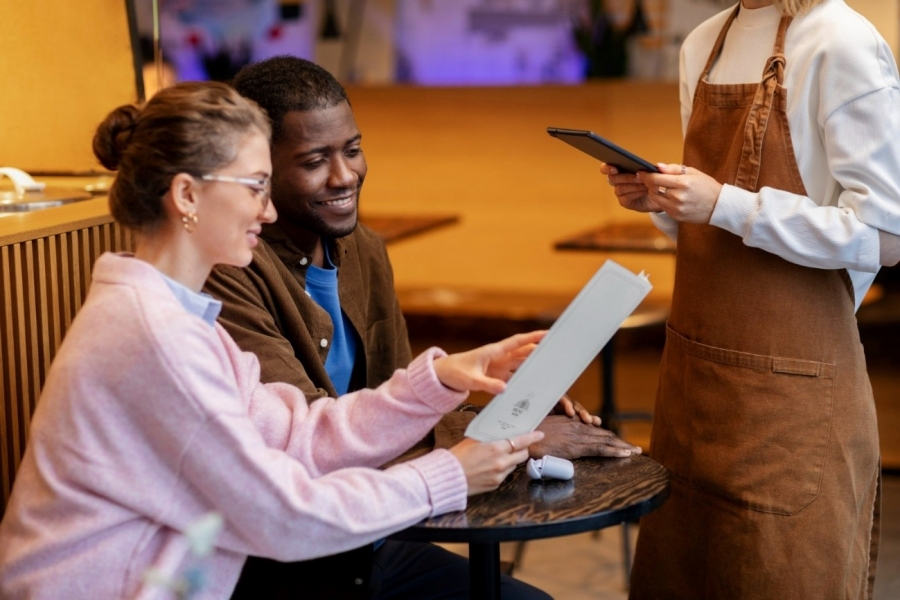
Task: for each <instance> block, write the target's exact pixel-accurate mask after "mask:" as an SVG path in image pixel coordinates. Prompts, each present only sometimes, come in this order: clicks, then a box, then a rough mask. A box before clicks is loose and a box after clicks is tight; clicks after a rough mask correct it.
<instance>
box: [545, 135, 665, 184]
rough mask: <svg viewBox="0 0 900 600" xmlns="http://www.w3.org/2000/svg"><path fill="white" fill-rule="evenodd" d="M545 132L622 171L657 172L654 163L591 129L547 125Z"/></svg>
mask: <svg viewBox="0 0 900 600" xmlns="http://www.w3.org/2000/svg"><path fill="white" fill-rule="evenodd" d="M547 133H549V134H550V135H552V136H553V137H555V138H559V139H561V140H562V141H564V142H565V143H567V144H569V145H570V146H574V147H576V148H578V149H579V150H581V151H582V152H584V153H586V154H590V155H591V156H593V157H594V158H596V159H597V160H602V161H603V162H605V163H606V164H608V165H612V166H614V167H616V168H617V169H619V171H620V172H623V173H636V172H638V171H650V172H652V173H659V169H658V168H656V165H654V164H652V163H649V162H647V161H646V160H644V159H643V158H640V157H639V156H635V155H634V154H632V153H631V152H629V151H628V150H625V149H624V148H619V147H618V146H616V145H615V144H613V143H612V142H610V141H609V140H607V139H604V138H602V137H600V136H599V135H597V134H595V133H594V132H592V131H585V130H583V129H560V128H559V127H548V128H547Z"/></svg>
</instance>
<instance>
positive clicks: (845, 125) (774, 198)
mask: <svg viewBox="0 0 900 600" xmlns="http://www.w3.org/2000/svg"><path fill="white" fill-rule="evenodd" d="M898 103H900V92H898V90H897V89H896V88H893V87H889V88H883V89H881V90H879V91H877V92H874V93H871V94H868V95H865V96H863V97H860V98H857V99H855V100H853V101H851V102H849V103H847V104H845V105H843V106H842V107H840V108H839V109H838V110H836V111H834V112H832V113H831V114H830V115H828V116H827V117H826V118H825V120H824V122H822V123H821V128H822V139H823V140H824V154H825V158H826V160H827V167H828V169H827V171H823V172H822V173H821V175H820V176H821V177H830V178H833V179H834V180H835V181H836V182H837V188H836V192H835V193H836V194H837V198H836V202H835V204H834V205H829V206H820V205H819V204H817V202H815V201H813V200H812V199H811V198H808V197H806V196H800V195H797V194H791V193H788V192H785V191H782V190H775V189H772V188H763V189H761V190H760V191H759V192H756V193H754V192H748V191H746V190H742V189H740V188H737V187H735V186H732V185H725V186H724V187H723V188H722V191H721V193H720V195H719V198H718V201H717V202H716V205H715V209H714V210H713V213H712V217H711V219H710V224H711V225H715V226H716V227H721V228H722V229H725V230H727V231H730V232H732V233H734V234H735V235H739V236H740V237H741V238H742V239H743V240H744V243H745V244H747V245H748V246H752V247H755V248H761V249H763V250H767V251H769V252H772V253H774V254H777V255H779V256H781V257H782V258H784V259H786V260H789V261H791V262H793V263H796V264H800V265H804V266H809V267H815V268H821V269H839V268H847V269H851V270H855V271H864V272H870V273H874V272H876V271H877V270H878V269H879V267H880V266H881V265H882V264H891V261H894V263H896V261H897V260H898V259H900V248H898V244H900V240H898V239H896V238H897V236H898V235H900V179H898V178H897V176H896V174H897V173H900V114H898V112H897V111H896V110H894V107H896V106H897V105H898ZM826 201H829V199H822V202H823V204H824V203H825V202H826ZM882 253H884V254H885V256H884V257H882Z"/></svg>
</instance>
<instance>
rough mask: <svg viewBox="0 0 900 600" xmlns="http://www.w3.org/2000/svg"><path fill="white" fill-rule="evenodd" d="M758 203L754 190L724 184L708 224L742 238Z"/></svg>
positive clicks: (756, 209) (756, 210)
mask: <svg viewBox="0 0 900 600" xmlns="http://www.w3.org/2000/svg"><path fill="white" fill-rule="evenodd" d="M758 205H759V202H758V195H757V194H755V193H754V192H748V191H747V190H744V189H741V188H739V187H736V186H733V185H729V184H725V185H723V186H722V191H721V192H720V193H719V199H718V200H717V201H716V207H715V208H714V209H713V213H712V216H711V217H710V219H709V224H710V225H713V226H715V227H718V228H720V229H724V230H725V231H728V232H731V233H733V234H735V235H736V236H739V237H741V238H743V237H745V236H746V234H747V230H748V229H749V228H750V221H751V220H752V219H753V216H754V215H755V214H756V213H757V212H758V210H759V208H758Z"/></svg>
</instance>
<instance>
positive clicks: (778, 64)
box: [700, 2, 794, 85]
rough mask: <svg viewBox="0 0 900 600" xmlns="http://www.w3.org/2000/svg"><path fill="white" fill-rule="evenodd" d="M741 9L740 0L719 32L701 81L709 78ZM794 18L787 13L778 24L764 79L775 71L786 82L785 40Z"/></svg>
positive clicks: (779, 79) (778, 79) (777, 76)
mask: <svg viewBox="0 0 900 600" xmlns="http://www.w3.org/2000/svg"><path fill="white" fill-rule="evenodd" d="M740 11H741V3H740V2H738V5H737V6H735V7H734V11H733V12H732V13H731V15H729V17H728V20H727V21H726V22H725V25H724V26H723V27H722V31H720V32H719V37H718V38H716V43H715V44H714V45H713V49H712V52H710V53H709V58H708V59H707V61H706V67H704V69H703V74H702V75H701V76H700V80H701V81H706V80H707V79H708V77H709V72H710V71H712V68H713V65H714V64H715V63H716V60H718V58H719V55H720V54H721V53H722V47H723V46H724V45H725V36H727V35H728V30H729V29H731V24H732V23H734V20H735V19H737V16H738V13H739V12H740ZM793 19H794V18H793V17H789V16H787V15H784V16H782V17H781V22H780V23H779V24H778V34H777V35H776V36H775V46H774V48H773V49H772V56H771V57H770V58H769V60H768V61H766V68H765V71H764V72H763V78H764V79H765V78H766V76H767V74H769V73H770V72H774V74H775V76H776V78H777V81H778V84H779V85H780V84H782V83H784V40H785V37H787V30H788V27H789V26H790V24H791V21H793Z"/></svg>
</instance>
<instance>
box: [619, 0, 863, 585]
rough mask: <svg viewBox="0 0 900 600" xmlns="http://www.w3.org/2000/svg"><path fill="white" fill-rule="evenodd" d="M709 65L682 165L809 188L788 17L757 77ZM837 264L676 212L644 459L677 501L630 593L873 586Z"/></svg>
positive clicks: (652, 537) (854, 355) (859, 432)
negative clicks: (730, 80) (799, 156)
mask: <svg viewBox="0 0 900 600" xmlns="http://www.w3.org/2000/svg"><path fill="white" fill-rule="evenodd" d="M739 8H740V5H738V8H737V9H736V10H735V12H734V13H733V14H732V15H731V18H730V19H729V21H728V22H727V23H726V25H725V27H724V28H723V29H722V32H721V33H720V34H719V39H718V40H717V42H716V44H715V47H714V48H713V50H712V53H711V54H710V57H709V61H708V62H707V65H706V69H705V70H704V72H703V75H701V78H700V81H699V84H698V87H697V91H696V95H695V97H694V105H693V113H692V116H691V120H690V123H689V125H688V132H687V136H686V139H685V150H684V163H685V164H686V165H688V166H691V167H696V168H697V169H699V170H701V171H704V172H706V173H708V174H709V175H711V176H712V177H714V178H715V179H716V180H718V181H721V182H728V183H732V184H734V185H736V186H739V187H741V188H744V189H747V190H750V191H757V190H759V189H760V188H762V187H764V186H767V187H772V188H777V189H781V190H786V191H789V192H793V193H795V194H801V195H806V191H805V188H804V185H803V182H802V180H801V178H800V172H799V170H798V168H797V163H796V160H795V158H794V151H793V147H792V144H791V136H790V131H789V130H788V120H787V115H786V112H785V111H786V99H787V91H786V90H785V88H784V87H783V86H782V83H783V75H784V66H785V59H784V39H785V32H786V31H787V28H788V26H789V25H790V22H791V19H790V18H788V17H785V18H783V19H782V21H781V24H780V27H779V30H778V36H777V40H776V43H775V48H774V51H773V56H772V57H771V58H769V60H768V62H767V64H766V69H765V72H764V73H763V80H762V82H761V83H760V84H758V85H757V84H737V85H711V84H709V83H708V82H707V78H708V75H709V72H710V69H711V68H712V65H713V64H714V62H715V60H716V59H717V58H718V56H719V53H720V51H721V49H722V45H723V43H724V40H725V35H726V33H727V32H728V29H729V27H730V26H731V24H732V22H733V21H734V19H735V17H736V16H737V13H738V10H739ZM854 308H855V307H854V299H853V288H852V286H851V284H850V278H849V275H848V274H847V272H846V271H845V270H824V269H812V268H808V267H801V266H798V265H795V264H792V263H789V262H788V261H786V260H784V259H782V258H779V257H778V256H776V255H774V254H771V253H769V252H765V251H763V250H759V249H756V248H751V247H749V246H746V245H744V243H743V242H742V241H741V239H740V238H739V237H738V236H735V235H733V234H731V233H728V232H727V231H725V230H723V229H719V228H716V227H713V226H710V225H694V224H687V223H681V224H679V230H678V253H677V258H676V274H675V290H674V296H673V303H672V313H671V318H670V320H669V325H668V331H667V341H666V348H665V352H664V356H663V364H662V374H661V380H660V388H659V392H658V396H657V402H656V412H655V418H654V425H653V437H652V455H653V456H654V457H655V458H656V459H657V460H659V461H660V462H662V463H663V464H664V465H665V466H666V467H668V468H669V469H670V471H671V473H672V478H673V479H672V491H671V495H670V497H669V500H668V501H667V502H666V503H665V504H664V505H663V506H662V507H661V508H660V509H659V510H657V511H656V512H654V513H651V514H650V515H648V516H647V517H645V518H644V519H642V520H641V527H640V536H639V538H638V547H637V553H636V557H635V562H634V570H633V572H632V579H631V598H633V599H644V598H647V599H653V600H657V599H661V598H686V599H691V600H693V599H698V598H723V599H729V600H730V599H735V598H754V599H755V598H759V599H766V600H768V599H779V600H784V599H791V598H801V599H805V598H810V599H815V600H826V599H831V598H866V597H871V594H872V581H873V580H874V567H875V556H876V554H877V538H878V536H877V530H878V512H879V511H878V510H877V507H878V506H879V496H880V492H879V477H880V465H879V449H878V430H877V427H876V419H875V406H874V402H873V398H872V390H871V386H870V385H869V380H868V377H867V375H866V365H865V357H864V355H863V349H862V346H861V344H860V341H859V333H858V330H857V325H856V318H855V314H854V312H855V310H854Z"/></svg>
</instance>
